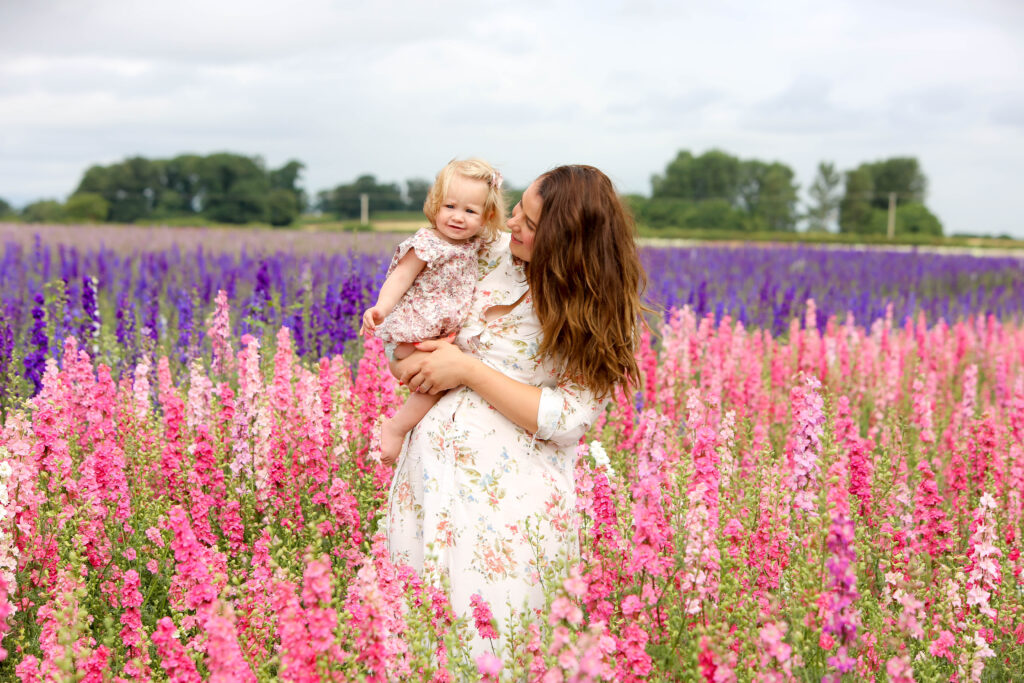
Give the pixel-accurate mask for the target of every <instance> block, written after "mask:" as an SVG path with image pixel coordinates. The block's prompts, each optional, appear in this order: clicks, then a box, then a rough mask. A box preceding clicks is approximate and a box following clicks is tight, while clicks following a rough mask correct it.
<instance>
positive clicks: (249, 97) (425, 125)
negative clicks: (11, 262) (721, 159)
mask: <svg viewBox="0 0 1024 683" xmlns="http://www.w3.org/2000/svg"><path fill="white" fill-rule="evenodd" d="M713 147H718V148H721V149H724V150H725V151H727V152H729V153H732V154H734V155H736V156H739V157H741V158H744V159H747V158H757V159H762V160H765V161H772V160H778V161H782V162H784V163H786V164H789V165H790V166H791V167H792V168H793V169H794V170H795V172H796V174H797V180H798V182H799V183H800V185H801V188H802V189H804V188H806V187H807V186H808V185H809V184H810V183H811V182H812V180H813V176H814V172H815V168H816V166H817V164H818V162H819V161H822V160H830V161H834V162H835V163H836V164H837V165H838V167H839V168H840V169H843V170H846V169H850V168H853V167H855V166H856V165H858V164H859V163H861V162H864V161H874V160H878V159H881V158H885V157H890V156H898V155H899V156H903V155H912V156H916V157H917V158H918V159H919V160H920V161H921V164H922V167H923V169H924V171H925V173H926V174H927V176H928V179H929V192H928V198H927V204H928V206H929V207H930V208H931V209H932V210H933V211H934V212H935V213H936V214H937V215H938V216H939V218H940V219H941V220H942V221H943V223H944V225H945V227H946V232H947V233H953V232H971V233H1009V234H1013V235H1016V236H1017V237H1024V219H1022V217H1021V216H1022V213H1024V201H1022V195H1024V192H1022V189H1024V188H1022V184H1024V2H1022V1H1021V0H920V1H918V0H886V1H884V2H881V1H879V2H876V1H875V0H851V1H846V0H839V1H835V2H831V1H829V0H747V1H744V2H740V1H736V0H716V1H715V2H697V1H695V0H692V1H691V0H687V1H679V0H677V1H672V2H667V1H665V2H663V1H660V0H635V1H632V2H630V1H619V2H612V1H609V0H587V1H579V2H559V1H558V0H554V1H551V0H545V1H543V2H530V1H520V2H509V1H507V0H503V1H501V2H491V1H490V0H474V1H473V2H424V1H422V0H420V1H416V0H385V1H372V0H362V1H360V2H329V1H327V0H312V1H307V0H296V1H295V2H290V3H284V2H280V1H279V0H245V1H244V2H242V1H238V2H236V1H230V2H225V1H221V0H177V1H176V2H173V3H154V2H138V1H131V0H108V1H100V0H95V1H94V0H67V1H63V2H56V1H48V0H32V1H30V0H0V197H3V198H5V199H7V201H9V202H11V203H12V204H15V205H16V206H20V205H22V204H24V203H26V202H28V201H31V200H34V199H39V198H57V199H61V200H63V199H65V198H66V197H67V195H68V194H70V193H71V192H72V191H73V190H74V188H75V186H76V185H77V183H78V181H79V179H80V178H81V176H82V173H83V171H84V170H85V169H86V168H87V167H88V166H89V165H91V164H94V163H101V164H109V163H113V162H116V161H120V160H121V159H124V158H125V157H127V156H130V155H142V156H146V157H150V158H166V157H171V156H175V155H177V154H180V153H185V152H191V153H198V154H208V153H211V152H215V151H232V152H238V153H243V154H247V155H260V156H262V157H263V158H264V159H265V160H266V162H267V164H268V165H269V166H271V167H275V166H279V165H281V164H282V163H284V162H286V161H287V160H289V159H293V158H294V159H299V160H300V161H302V162H303V163H305V164H306V171H305V174H304V185H305V187H306V189H307V190H308V191H309V192H310V193H311V194H314V193H316V192H317V191H318V190H321V189H325V188H328V187H333V186H334V185H337V184H339V183H342V182H348V181H351V180H353V179H354V178H355V177H356V176H358V175H360V174H363V173H372V174H374V175H376V176H377V177H378V178H379V179H380V180H386V181H397V182H404V180H405V179H407V178H413V177H432V176H433V174H434V173H435V172H436V171H437V169H438V168H439V167H440V166H442V165H443V164H444V163H445V162H446V161H448V160H449V159H450V158H452V157H464V156H481V157H483V158H485V159H487V160H489V161H491V162H492V163H494V164H496V165H498V166H499V167H500V168H501V169H502V170H503V171H504V173H505V176H506V177H507V178H508V179H509V180H510V181H511V182H512V183H513V184H515V185H519V186H522V185H525V184H526V183H527V182H529V181H530V180H531V179H532V178H533V177H534V176H536V175H537V174H538V173H541V172H543V171H544V170H546V169H548V168H550V167H552V166H555V165H558V164H561V163H572V162H580V163H591V164H594V165H596V166H599V167H601V168H602V169H604V170H605V171H606V172H607V173H608V174H609V175H610V176H611V177H612V178H613V179H614V180H615V181H616V183H617V184H618V186H619V188H620V190H622V191H625V192H638V193H643V194H649V193H650V177H651V175H652V174H654V173H658V172H661V171H663V170H664V168H665V165H666V164H667V163H668V162H669V161H670V160H671V159H672V158H673V157H674V156H675V155H676V153H677V152H678V151H679V150H680V149H689V150H691V151H693V152H694V153H695V154H699V153H702V152H704V151H706V150H708V149H710V148H713Z"/></svg>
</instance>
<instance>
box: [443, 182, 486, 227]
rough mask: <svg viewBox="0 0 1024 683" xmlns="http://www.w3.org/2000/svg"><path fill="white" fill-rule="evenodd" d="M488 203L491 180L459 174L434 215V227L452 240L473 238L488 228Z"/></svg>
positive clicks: (450, 183) (450, 184)
mask: <svg viewBox="0 0 1024 683" xmlns="http://www.w3.org/2000/svg"><path fill="white" fill-rule="evenodd" d="M486 202H487V183H485V182H484V181H482V180H472V179H470V178H467V177H465V176H462V175H458V174H456V175H455V176H454V177H453V178H452V179H451V182H449V183H448V193H447V194H446V195H445V197H444V198H443V201H442V202H441V208H440V209H438V211H437V215H436V216H434V227H435V228H437V231H438V232H439V233H440V234H441V236H442V237H443V238H444V239H445V240H446V241H448V242H463V241H465V240H468V239H472V238H473V237H476V236H477V235H479V234H480V231H481V230H482V229H483V227H484V206H485V205H486Z"/></svg>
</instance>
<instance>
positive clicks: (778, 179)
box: [738, 160, 799, 232]
mask: <svg viewBox="0 0 1024 683" xmlns="http://www.w3.org/2000/svg"><path fill="white" fill-rule="evenodd" d="M794 177H795V174H794V173H793V169H791V168H790V167H789V166H786V165H785V164H782V163H779V162H777V161H775V162H772V163H770V164H769V163H765V162H763V161H757V160H750V161H744V162H743V163H742V164H741V166H740V179H741V182H740V186H739V202H738V203H739V206H740V208H743V209H746V211H747V213H748V214H749V215H750V217H751V218H752V219H754V220H753V223H754V224H755V225H757V226H758V228H759V229H767V230H777V231H784V232H792V231H793V230H796V220H797V211H796V206H797V191H798V189H799V186H798V185H797V184H796V183H794V182H793V179H794Z"/></svg>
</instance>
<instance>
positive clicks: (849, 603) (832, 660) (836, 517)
mask: <svg viewBox="0 0 1024 683" xmlns="http://www.w3.org/2000/svg"><path fill="white" fill-rule="evenodd" d="M826 545H827V547H828V550H829V552H830V554H831V555H830V557H829V558H828V560H826V562H825V565H826V566H827V568H828V571H829V588H828V593H827V594H826V595H827V601H826V604H827V607H826V610H825V615H824V616H825V621H824V624H823V626H822V628H823V630H824V632H825V633H827V634H830V635H832V636H833V637H834V638H835V640H836V642H837V643H838V648H837V649H836V652H835V654H833V655H830V656H829V657H828V664H829V666H832V667H835V669H836V670H837V671H838V672H839V673H841V674H842V673H850V672H851V671H853V668H854V664H855V663H856V661H855V660H854V658H853V657H851V656H850V653H849V650H850V648H851V647H852V646H853V645H854V644H855V643H856V640H857V630H858V628H859V627H860V611H859V610H858V609H857V606H856V600H857V598H858V597H859V595H860V594H859V593H858V592H857V573H856V569H855V565H856V561H857V554H856V551H855V549H854V529H853V521H852V520H851V519H850V518H849V517H848V513H847V512H846V511H843V510H841V509H840V510H833V513H832V524H831V527H830V528H829V533H828V539H827V541H826ZM826 678H828V679H829V680H831V681H836V682H838V681H839V680H840V676H838V675H832V676H826ZM823 680H824V679H823Z"/></svg>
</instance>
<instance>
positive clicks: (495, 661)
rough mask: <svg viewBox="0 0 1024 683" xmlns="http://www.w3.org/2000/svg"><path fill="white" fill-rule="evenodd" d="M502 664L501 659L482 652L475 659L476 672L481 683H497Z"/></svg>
mask: <svg viewBox="0 0 1024 683" xmlns="http://www.w3.org/2000/svg"><path fill="white" fill-rule="evenodd" d="M502 666H503V663H502V661H501V659H499V658H498V657H496V656H495V655H493V654H492V653H490V652H484V653H483V654H481V655H480V656H479V657H477V658H476V668H477V672H478V673H479V674H480V680H481V681H493V682H494V683H497V681H498V674H500V673H501V669H502Z"/></svg>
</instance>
